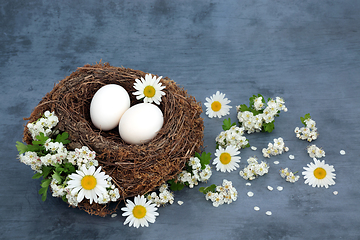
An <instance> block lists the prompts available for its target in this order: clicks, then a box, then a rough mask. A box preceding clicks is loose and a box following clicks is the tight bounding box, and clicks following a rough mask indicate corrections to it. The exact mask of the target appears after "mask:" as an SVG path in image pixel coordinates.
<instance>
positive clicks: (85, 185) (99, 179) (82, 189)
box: [68, 164, 109, 204]
mask: <svg viewBox="0 0 360 240" xmlns="http://www.w3.org/2000/svg"><path fill="white" fill-rule="evenodd" d="M100 171H101V167H99V168H98V169H96V170H95V167H94V166H91V167H90V168H86V166H85V164H84V165H82V166H81V168H80V170H76V173H72V174H71V175H69V178H70V180H69V181H68V188H69V189H71V194H72V195H75V194H78V195H77V201H78V202H81V201H82V200H83V199H84V197H85V198H86V199H89V200H90V204H92V202H93V201H94V202H96V203H97V202H98V197H100V196H102V195H103V194H106V193H107V191H106V188H107V187H108V183H107V181H106V179H107V178H108V177H109V176H108V175H105V172H100Z"/></svg>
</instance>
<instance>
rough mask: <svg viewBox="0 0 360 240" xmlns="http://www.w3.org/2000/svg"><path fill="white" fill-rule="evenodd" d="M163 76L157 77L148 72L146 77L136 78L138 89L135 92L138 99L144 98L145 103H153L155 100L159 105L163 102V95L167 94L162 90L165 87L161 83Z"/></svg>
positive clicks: (135, 85)
mask: <svg viewBox="0 0 360 240" xmlns="http://www.w3.org/2000/svg"><path fill="white" fill-rule="evenodd" d="M161 78H162V77H161V76H160V77H158V78H156V76H153V77H152V76H151V74H146V75H145V79H144V78H142V77H141V81H140V80H139V79H135V83H134V88H135V89H136V90H137V91H136V92H133V94H134V95H136V99H138V100H139V99H144V103H152V102H155V103H156V104H157V105H159V104H160V102H161V96H163V95H165V93H164V92H163V91H161V90H163V89H164V88H165V86H162V85H161V83H160V79H161Z"/></svg>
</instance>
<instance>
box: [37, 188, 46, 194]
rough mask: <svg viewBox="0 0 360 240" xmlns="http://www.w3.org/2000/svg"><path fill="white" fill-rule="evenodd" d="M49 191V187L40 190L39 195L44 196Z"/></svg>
mask: <svg viewBox="0 0 360 240" xmlns="http://www.w3.org/2000/svg"><path fill="white" fill-rule="evenodd" d="M47 190H48V187H44V188H40V190H39V194H44V193H46V192H47Z"/></svg>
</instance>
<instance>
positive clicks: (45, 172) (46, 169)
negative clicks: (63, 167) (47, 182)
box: [42, 166, 54, 178]
mask: <svg viewBox="0 0 360 240" xmlns="http://www.w3.org/2000/svg"><path fill="white" fill-rule="evenodd" d="M53 170H54V167H52V166H43V167H42V174H43V177H44V178H47V177H48V175H49V174H50V173H51V172H52V171H53Z"/></svg>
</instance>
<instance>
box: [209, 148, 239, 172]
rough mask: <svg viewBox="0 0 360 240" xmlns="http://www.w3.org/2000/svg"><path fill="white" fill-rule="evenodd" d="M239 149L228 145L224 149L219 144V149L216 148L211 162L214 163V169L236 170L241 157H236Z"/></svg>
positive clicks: (222, 170) (223, 170)
mask: <svg viewBox="0 0 360 240" xmlns="http://www.w3.org/2000/svg"><path fill="white" fill-rule="evenodd" d="M239 153H240V151H237V149H236V148H235V147H234V146H232V145H229V146H227V147H226V148H225V149H224V148H222V147H221V146H219V149H216V152H215V156H216V158H215V159H214V161H213V164H214V165H216V170H217V171H219V170H220V171H221V172H226V171H228V172H231V171H233V170H236V168H238V167H239V164H237V163H238V162H240V159H241V157H236V155H238V154H239Z"/></svg>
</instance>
